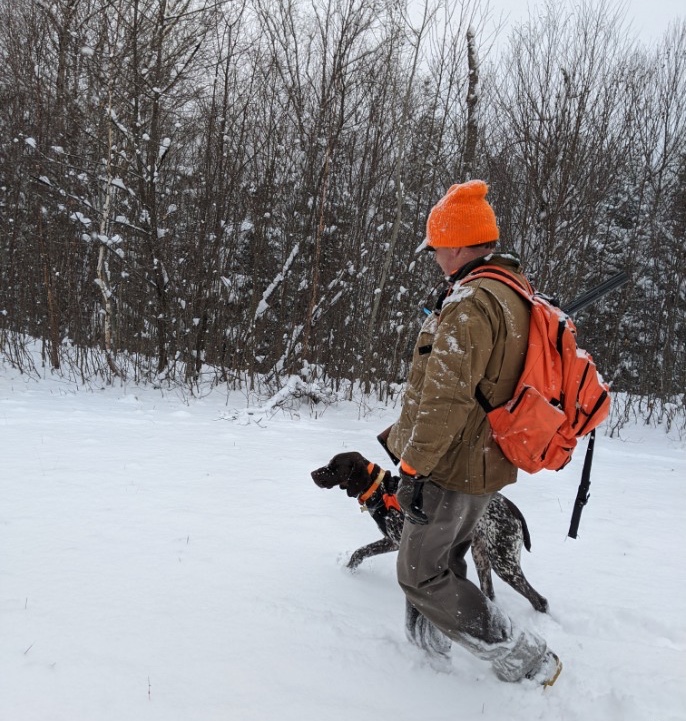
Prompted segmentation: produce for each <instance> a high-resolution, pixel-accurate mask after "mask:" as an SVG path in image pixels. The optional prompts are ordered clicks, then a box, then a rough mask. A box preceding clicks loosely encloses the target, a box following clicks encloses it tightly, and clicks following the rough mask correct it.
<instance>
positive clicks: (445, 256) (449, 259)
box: [434, 248, 464, 275]
mask: <svg viewBox="0 0 686 721" xmlns="http://www.w3.org/2000/svg"><path fill="white" fill-rule="evenodd" d="M463 250H464V248H436V251H435V252H434V260H435V261H436V262H437V263H438V265H439V266H440V268H441V270H442V271H443V275H451V274H452V273H454V272H455V271H456V270H459V269H460V267H461V266H462V263H461V262H460V257H461V255H462V251H463Z"/></svg>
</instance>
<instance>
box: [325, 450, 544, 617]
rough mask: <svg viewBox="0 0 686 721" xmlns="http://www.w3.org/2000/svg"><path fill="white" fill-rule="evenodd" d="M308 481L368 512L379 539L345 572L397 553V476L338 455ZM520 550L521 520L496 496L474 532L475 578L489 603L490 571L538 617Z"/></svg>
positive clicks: (527, 543)
mask: <svg viewBox="0 0 686 721" xmlns="http://www.w3.org/2000/svg"><path fill="white" fill-rule="evenodd" d="M311 475H312V480H313V481H314V482H315V483H316V484H317V485H318V486H319V487H320V488H335V487H338V488H342V489H343V490H344V491H345V492H346V493H347V494H348V496H350V497H351V498H357V500H358V501H359V503H360V505H361V506H362V507H363V510H368V511H369V512H370V514H371V516H372V518H373V519H374V522H375V523H376V525H377V526H378V528H379V530H380V531H381V533H382V534H383V538H381V539H380V540H378V541H374V542H373V543H370V544H368V545H366V546H362V547H361V548H358V549H357V550H356V551H355V552H354V553H353V554H352V556H351V557H350V560H349V561H348V568H350V569H355V568H357V567H358V566H359V565H360V564H361V563H362V561H364V559H365V558H369V557H370V556H376V555H379V554H381V553H389V552H390V551H397V550H398V544H399V542H400V536H401V534H402V530H403V520H404V516H403V512H402V510H401V509H400V506H399V505H398V502H397V499H396V498H395V495H394V492H395V490H396V488H397V485H398V478H397V476H392V475H391V473H390V472H389V471H384V470H383V469H381V468H379V466H378V465H376V464H374V463H370V462H369V461H368V460H367V459H366V458H364V456H362V455H360V454H359V453H357V452H354V451H353V452H349V453H339V454H338V455H335V456H334V457H333V458H332V459H331V460H330V461H329V463H328V464H327V465H325V466H323V467H322V468H317V469H316V470H315V471H312V473H311ZM522 545H523V546H524V547H525V548H526V550H527V551H530V550H531V540H530V537H529V530H528V528H527V526H526V521H525V520H524V516H523V515H522V513H521V511H520V510H519V509H518V508H517V506H515V504H514V503H512V501H510V500H508V499H507V498H505V496H503V495H501V494H500V493H496V494H495V495H494V496H493V499H492V500H491V502H490V503H489V504H488V508H487V509H486V513H485V514H484V515H483V517H482V518H481V520H480V521H479V523H477V525H476V527H475V528H474V536H473V538H472V557H473V558H474V565H475V566H476V572H477V574H478V576H479V583H480V585H481V590H482V591H483V593H484V594H485V595H486V596H488V598H490V599H491V600H493V599H494V598H495V592H494V590H493V580H492V578H491V569H493V570H494V571H495V573H496V575H497V576H498V577H499V578H501V579H502V580H503V581H505V583H507V584H509V585H510V586H511V587H512V588H514V590H515V591H517V592H519V593H521V594H522V596H524V597H525V598H526V599H528V600H529V602H530V603H531V605H532V606H533V607H534V608H535V609H536V610H537V611H541V612H546V611H547V610H548V601H547V600H546V599H545V598H544V597H543V596H541V595H540V594H539V593H538V592H537V591H536V590H535V589H534V588H533V587H532V586H531V584H530V583H529V582H528V581H527V580H526V578H525V577H524V573H523V572H522V567H521V565H520V559H521V553H522Z"/></svg>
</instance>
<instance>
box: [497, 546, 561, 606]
mask: <svg viewBox="0 0 686 721" xmlns="http://www.w3.org/2000/svg"><path fill="white" fill-rule="evenodd" d="M508 540H510V541H511V542H512V541H513V539H512V538H511V537H510V538H509V539H508ZM496 542H497V541H496ZM521 551H522V543H521V541H519V542H512V543H511V545H510V546H507V545H506V544H504V543H503V540H502V539H501V541H500V545H499V546H498V549H497V552H495V553H493V554H491V563H492V564H493V570H494V571H495V573H496V575H497V576H498V578H500V579H502V580H503V581H505V583H507V584H508V585H509V586H511V587H512V588H514V590H515V591H517V593H521V594H522V596H524V598H526V599H527V601H529V603H530V604H531V605H532V606H533V607H534V608H535V609H536V610H537V611H540V612H541V613H546V611H547V610H548V601H547V599H545V598H544V597H543V596H541V594H540V593H538V591H536V589H535V588H534V587H533V586H532V585H531V584H530V583H529V582H528V581H527V580H526V576H525V575H524V572H523V571H522V567H521V565H520V562H521Z"/></svg>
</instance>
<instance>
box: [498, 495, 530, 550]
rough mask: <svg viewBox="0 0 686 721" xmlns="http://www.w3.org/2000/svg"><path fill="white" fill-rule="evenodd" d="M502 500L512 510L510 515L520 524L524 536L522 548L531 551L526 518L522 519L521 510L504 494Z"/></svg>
mask: <svg viewBox="0 0 686 721" xmlns="http://www.w3.org/2000/svg"><path fill="white" fill-rule="evenodd" d="M503 500H504V501H505V503H506V505H507V507H508V508H509V509H510V511H512V515H513V516H514V517H515V518H516V519H517V520H518V521H519V522H520V523H521V524H522V535H523V536H524V548H526V550H527V551H529V552H531V536H530V535H529V527H528V526H527V525H526V520H525V519H524V515H523V514H522V512H521V511H520V510H519V508H517V506H515V504H514V503H512V501H511V500H510V499H509V498H507V497H506V496H503Z"/></svg>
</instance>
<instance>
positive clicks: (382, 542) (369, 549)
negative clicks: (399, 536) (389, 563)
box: [347, 538, 398, 570]
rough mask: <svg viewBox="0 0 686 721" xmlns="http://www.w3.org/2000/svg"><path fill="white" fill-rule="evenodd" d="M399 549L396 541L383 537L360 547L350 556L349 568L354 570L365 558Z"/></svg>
mask: <svg viewBox="0 0 686 721" xmlns="http://www.w3.org/2000/svg"><path fill="white" fill-rule="evenodd" d="M397 550H398V544H397V543H396V542H395V541H392V540H391V539H390V538H381V539H379V540H378V541H374V542H373V543H369V544H367V545H366V546H362V548H358V549H357V551H355V552H354V553H353V555H352V556H350V560H349V561H348V564H347V566H348V568H350V569H352V570H354V569H355V568H357V567H358V566H359V565H360V564H361V563H362V561H364V559H365V558H370V557H371V556H379V555H380V554H382V553H390V552H391V551H397Z"/></svg>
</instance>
